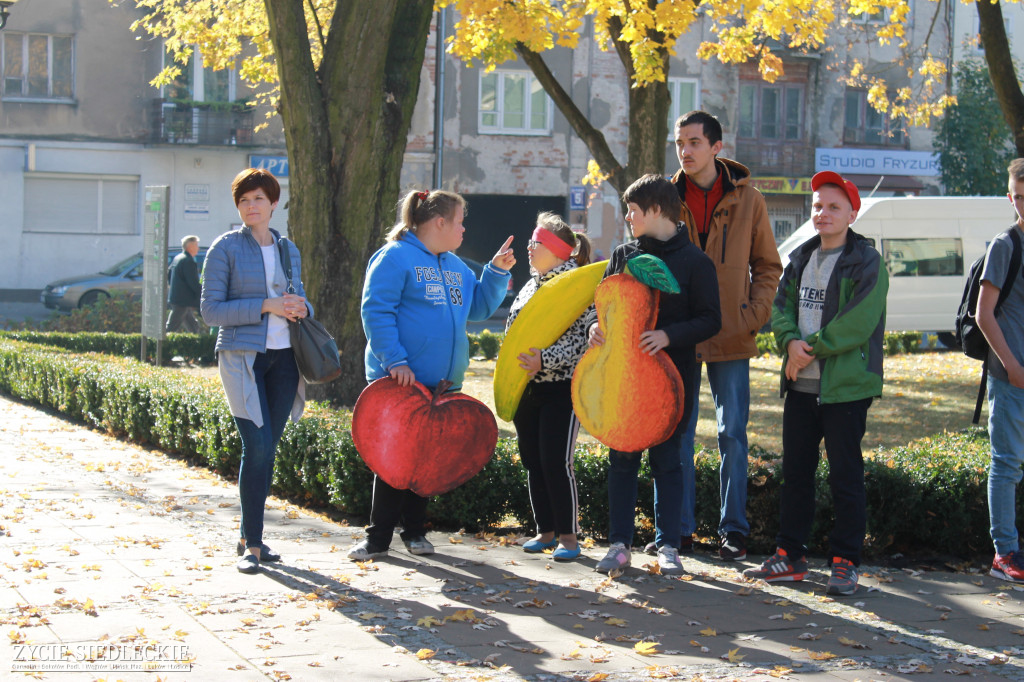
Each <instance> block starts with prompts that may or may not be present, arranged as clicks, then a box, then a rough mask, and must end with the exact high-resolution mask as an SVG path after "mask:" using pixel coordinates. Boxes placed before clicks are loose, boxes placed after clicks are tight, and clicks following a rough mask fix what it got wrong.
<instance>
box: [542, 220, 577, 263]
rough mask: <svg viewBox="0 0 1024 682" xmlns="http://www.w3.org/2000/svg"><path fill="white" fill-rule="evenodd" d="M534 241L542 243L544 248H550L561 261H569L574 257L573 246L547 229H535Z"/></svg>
mask: <svg viewBox="0 0 1024 682" xmlns="http://www.w3.org/2000/svg"><path fill="white" fill-rule="evenodd" d="M533 241H535V242H540V243H541V244H543V245H544V246H546V247H548V251H550V252H551V253H552V254H553V255H554V256H555V258H559V259H561V260H569V257H570V256H572V251H573V246H571V245H569V244H566V243H565V242H564V241H562V240H561V239H559V238H558V237H557V236H556V235H555V233H554V232H552V231H551V230H549V229H547V228H546V227H540V226H538V227H535V228H534V230H533Z"/></svg>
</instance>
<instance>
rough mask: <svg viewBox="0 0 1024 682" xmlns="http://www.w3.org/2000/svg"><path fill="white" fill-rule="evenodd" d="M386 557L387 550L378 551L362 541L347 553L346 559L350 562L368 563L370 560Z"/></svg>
mask: <svg viewBox="0 0 1024 682" xmlns="http://www.w3.org/2000/svg"><path fill="white" fill-rule="evenodd" d="M387 555H388V548H387V547H385V548H384V549H380V548H379V547H374V546H373V545H371V544H370V541H369V540H363V541H362V542H360V543H358V544H356V545H354V546H353V547H352V549H350V550H349V551H348V558H349V559H351V560H352V561H368V560H370V559H379V558H380V557H385V556H387Z"/></svg>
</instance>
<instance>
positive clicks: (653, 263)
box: [626, 253, 679, 294]
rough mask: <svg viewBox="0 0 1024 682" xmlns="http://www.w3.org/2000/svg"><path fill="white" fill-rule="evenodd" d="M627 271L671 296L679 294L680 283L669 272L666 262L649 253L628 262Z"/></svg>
mask: <svg viewBox="0 0 1024 682" xmlns="http://www.w3.org/2000/svg"><path fill="white" fill-rule="evenodd" d="M626 271H627V272H629V274H631V275H633V276H634V277H636V278H637V279H638V280H640V281H641V282H643V283H644V284H646V285H647V286H649V287H651V288H652V289H659V290H661V291H664V292H666V293H669V294H678V293H679V282H677V281H676V278H675V277H674V276H673V275H672V273H671V272H669V269H668V266H667V265H665V261H663V260H661V259H660V258H658V257H657V256H652V255H650V254H649V253H643V254H640V255H639V256H637V257H636V258H631V259H630V260H628V261H627V262H626Z"/></svg>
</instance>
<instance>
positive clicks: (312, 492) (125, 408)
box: [0, 337, 1024, 556]
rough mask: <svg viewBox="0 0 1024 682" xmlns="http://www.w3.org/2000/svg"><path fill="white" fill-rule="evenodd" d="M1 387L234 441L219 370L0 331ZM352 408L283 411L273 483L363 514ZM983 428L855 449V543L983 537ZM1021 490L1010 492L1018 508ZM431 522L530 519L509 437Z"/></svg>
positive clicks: (208, 442)
mask: <svg viewBox="0 0 1024 682" xmlns="http://www.w3.org/2000/svg"><path fill="white" fill-rule="evenodd" d="M0 391H2V392H3V393H6V394H9V395H13V396H16V397H18V398H21V399H23V400H26V401H29V402H33V403H36V404H39V405H43V406H45V407H49V408H52V409H54V410H57V411H60V412H62V413H64V414H66V415H68V416H69V417H71V418H73V419H77V420H81V421H84V422H85V423H86V424H88V425H90V426H92V427H95V428H99V429H102V430H105V431H107V432H109V433H111V434H114V435H117V436H125V437H128V438H130V439H131V440H133V441H137V442H140V443H146V444H150V445H153V446H156V447H159V448H161V449H164V450H168V451H171V452H176V453H179V454H181V455H183V456H185V457H187V458H189V459H191V460H193V461H195V462H198V463H201V464H203V465H205V466H208V467H210V468H211V469H214V470H215V471H218V472H219V473H221V474H225V475H233V474H235V473H236V472H237V469H238V463H239V457H240V453H241V442H240V441H239V438H238V434H237V430H236V428H235V424H234V421H233V419H232V417H231V415H230V413H229V412H228V408H227V403H226V401H225V399H224V395H223V391H222V390H221V387H220V384H219V382H218V381H216V380H214V379H201V378H196V377H194V376H188V375H184V374H182V373H180V372H177V371H175V370H173V369H166V368H160V367H152V366H150V365H145V364H142V363H139V362H138V361H136V360H132V359H127V358H117V357H111V356H107V355H100V354H95V353H91V354H83V355H77V354H72V353H68V352H67V351H66V350H62V349H58V348H54V347H47V346H41V345H36V344H30V343H26V342H23V341H15V340H11V339H10V338H9V337H8V338H0ZM350 425H351V414H350V413H349V412H348V411H344V410H334V409H331V408H329V407H328V406H326V405H323V404H318V403H310V404H308V405H307V410H306V414H305V416H304V417H303V419H302V420H301V421H299V422H298V423H289V425H288V427H287V428H286V430H285V434H284V437H283V438H282V441H281V445H280V447H279V449H278V459H277V467H276V472H275V477H274V490H275V491H276V492H277V493H278V494H282V495H286V496H289V497H292V498H297V499H301V500H305V501H307V502H308V503H310V504H313V505H323V506H331V507H333V508H335V509H337V510H339V511H341V512H344V513H347V514H358V515H364V516H365V515H367V514H368V513H369V509H370V496H371V492H372V474H371V473H370V471H369V470H368V469H367V468H366V466H365V465H364V464H363V461H362V459H361V458H360V457H359V454H358V453H357V452H356V450H355V447H354V445H353V443H352V437H351V434H350V432H349V427H350ZM718 464H719V459H718V454H717V452H714V451H704V450H701V451H699V452H698V453H697V455H696V469H697V502H696V513H697V535H698V537H703V538H713V537H714V536H715V534H716V530H717V527H718V514H719V511H718V487H719V482H718ZM987 464H988V438H987V433H986V432H985V430H984V429H980V428H975V429H970V430H966V431H963V432H959V433H955V434H951V435H945V436H941V437H938V438H935V439H923V440H921V441H917V442H916V443H914V444H913V445H912V446H910V447H906V448H897V449H894V450H891V451H883V450H879V451H877V452H873V453H866V455H865V468H866V484H867V494H868V521H867V527H868V538H867V543H866V547H865V553H866V554H868V555H871V554H879V553H883V552H895V551H901V552H907V551H918V552H919V551H922V550H925V551H929V552H936V553H941V554H952V555H961V556H970V555H972V554H974V553H976V552H979V551H983V550H985V549H987V548H988V547H989V546H990V542H989V540H988V512H987V502H986V485H987ZM781 471H782V460H781V457H780V456H778V455H776V454H774V453H770V452H766V451H762V450H758V449H757V448H754V449H753V450H752V452H751V457H750V466H749V478H748V481H749V483H748V507H747V515H748V518H749V519H750V523H751V534H750V538H749V545H750V549H751V550H752V551H754V552H762V553H767V552H770V551H771V550H772V549H773V547H774V538H775V534H776V532H777V530H778V514H779V512H778V510H779V489H780V484H781V480H780V479H781ZM576 475H577V484H578V487H579V499H580V524H581V529H582V531H583V532H584V533H586V534H589V535H594V536H598V537H604V536H605V534H606V532H607V528H608V501H607V485H606V478H607V454H606V449H605V448H603V447H601V446H595V445H588V444H580V445H578V446H577V448H576ZM827 481H828V464H827V461H825V462H823V463H822V466H821V467H819V469H818V473H817V511H816V515H815V522H814V527H813V532H812V539H811V542H810V545H811V549H812V550H813V551H815V552H824V551H826V550H827V546H828V542H827V537H826V536H827V532H828V529H829V528H830V527H831V521H830V519H831V516H832V503H831V496H830V493H829V489H828V483H827ZM638 509H639V510H641V512H642V513H641V515H640V516H638V537H637V542H638V543H639V542H645V541H647V540H649V539H651V537H652V536H653V524H652V523H651V518H650V517H649V516H650V514H651V512H652V509H653V485H652V483H651V478H650V468H649V465H648V463H647V460H646V458H645V459H644V462H643V463H642V465H641V476H640V481H639V498H638ZM1021 511H1024V496H1019V497H1018V513H1021ZM428 513H429V514H430V517H431V519H432V521H433V523H434V525H435V526H436V527H442V528H450V529H456V528H467V529H477V528H482V527H488V526H494V525H497V524H499V523H501V522H507V521H509V520H511V521H513V522H515V523H518V524H520V525H523V526H527V527H530V526H532V523H533V521H532V512H531V508H530V503H529V497H528V493H527V486H526V472H525V470H524V468H523V467H522V466H521V465H520V463H519V456H518V452H517V449H516V443H515V440H514V439H501V440H499V441H498V444H497V447H496V448H495V456H494V457H493V458H492V459H491V461H490V462H489V463H488V465H487V466H486V467H485V468H484V470H483V472H481V473H480V474H479V475H478V476H476V477H475V478H473V479H472V480H471V481H469V482H468V483H466V484H465V485H463V486H461V487H460V488H458V489H457V490H455V491H453V492H451V493H448V494H446V495H442V496H439V497H436V498H434V499H433V500H432V502H431V504H430V506H429V508H428Z"/></svg>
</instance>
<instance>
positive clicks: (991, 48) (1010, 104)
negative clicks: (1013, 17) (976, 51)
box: [975, 0, 1024, 157]
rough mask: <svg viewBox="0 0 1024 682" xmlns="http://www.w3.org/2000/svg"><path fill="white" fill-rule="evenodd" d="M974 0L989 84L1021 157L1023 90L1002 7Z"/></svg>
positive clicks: (1023, 137)
mask: <svg viewBox="0 0 1024 682" xmlns="http://www.w3.org/2000/svg"><path fill="white" fill-rule="evenodd" d="M975 4H976V5H977V6H978V23H979V27H980V33H981V44H982V46H983V47H984V48H985V61H986V63H987V64H988V73H989V77H990V78H991V79H992V88H993V89H994V90H995V91H996V98H997V99H998V100H999V108H1000V109H1002V110H1003V118H1005V119H1006V124H1007V125H1008V126H1010V132H1011V133H1012V134H1013V144H1014V146H1015V147H1016V148H1017V156H1020V157H1024V92H1021V89H1020V83H1019V82H1018V81H1017V72H1016V70H1015V69H1014V68H1013V57H1012V56H1011V55H1010V43H1009V42H1008V41H1007V39H1006V26H1005V25H1004V24H1003V9H1002V7H1001V6H1000V4H999V3H998V2H990V1H989V0H977V2H976V3H975Z"/></svg>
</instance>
